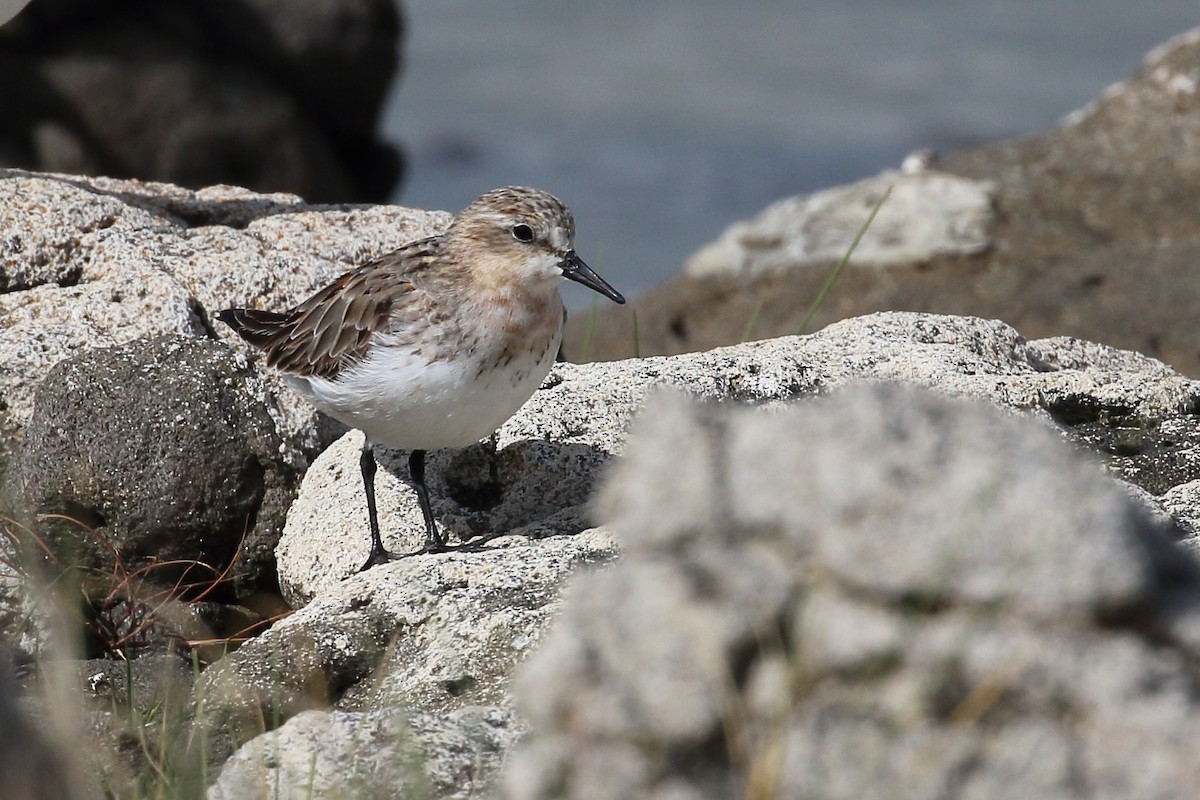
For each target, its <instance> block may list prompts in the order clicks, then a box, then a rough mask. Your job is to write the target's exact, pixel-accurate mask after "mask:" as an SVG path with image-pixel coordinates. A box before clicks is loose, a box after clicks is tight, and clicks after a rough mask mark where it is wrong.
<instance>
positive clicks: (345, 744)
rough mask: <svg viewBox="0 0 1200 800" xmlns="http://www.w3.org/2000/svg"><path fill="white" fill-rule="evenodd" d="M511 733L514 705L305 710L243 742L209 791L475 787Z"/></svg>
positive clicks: (463, 791)
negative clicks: (438, 710) (439, 710)
mask: <svg viewBox="0 0 1200 800" xmlns="http://www.w3.org/2000/svg"><path fill="white" fill-rule="evenodd" d="M516 737H517V731H516V729H515V727H514V725H513V720H512V715H511V713H509V712H506V711H503V710H501V709H488V708H469V709H464V710H463V711H458V712H454V713H452V714H446V715H442V716H437V715H433V714H423V713H420V712H407V711H405V710H404V709H401V708H385V709H381V710H379V711H371V712H363V713H357V712H343V711H305V712H303V713H301V714H298V715H296V716H295V717H293V718H292V719H290V720H288V721H287V722H286V723H284V725H283V726H282V727H280V728H279V729H277V730H274V731H270V732H268V733H264V734H262V735H261V736H258V737H256V738H254V739H252V740H251V741H250V742H248V743H246V744H245V745H243V746H242V747H241V748H240V749H239V750H238V751H237V752H236V753H234V754H233V756H232V757H231V758H230V759H229V761H227V762H226V763H225V766H224V767H223V768H222V770H221V775H220V777H219V778H218V779H217V781H216V783H214V784H213V786H212V787H211V788H210V789H209V791H208V800H335V798H351V797H353V798H372V797H378V798H384V797H397V798H400V797H436V798H439V800H468V798H477V797H480V796H482V795H483V794H484V793H485V792H486V790H487V789H488V787H489V786H490V784H491V782H492V780H493V777H494V776H495V774H496V772H497V771H498V769H499V766H500V763H501V759H502V756H503V754H504V753H505V752H507V750H508V749H509V748H510V747H511V746H512V743H513V742H514V741H515V739H516Z"/></svg>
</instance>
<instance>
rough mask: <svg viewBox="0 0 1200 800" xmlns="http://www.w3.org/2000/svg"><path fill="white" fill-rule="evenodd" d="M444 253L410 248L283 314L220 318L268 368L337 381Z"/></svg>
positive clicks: (242, 312)
mask: <svg viewBox="0 0 1200 800" xmlns="http://www.w3.org/2000/svg"><path fill="white" fill-rule="evenodd" d="M439 247H440V240H439V238H438V237H434V238H433V239H423V240H421V241H418V242H413V243H411V244H408V245H405V246H404V247H402V248H400V249H399V250H396V251H394V252H392V253H389V254H388V255H386V256H383V257H382V258H379V259H376V260H375V261H371V262H369V263H367V264H364V265H362V266H360V267H356V268H355V269H352V270H350V271H349V272H347V273H346V274H345V275H342V276H341V277H340V278H338V279H337V280H335V281H334V282H333V283H331V284H329V285H328V286H326V287H325V288H324V289H321V290H320V291H319V292H317V293H316V294H314V295H313V296H312V297H310V298H308V299H307V300H305V301H304V302H303V303H301V304H300V305H298V306H296V307H295V308H293V309H291V310H290V311H286V312H284V313H278V312H273V311H259V310H257V309H252V308H231V309H228V310H226V311H222V312H221V313H220V314H218V317H219V318H220V319H221V320H222V321H223V322H225V323H226V324H228V325H229V326H230V327H232V328H233V329H234V330H235V331H236V332H237V334H238V335H239V336H241V337H242V338H243V339H245V340H246V341H247V342H249V343H250V344H251V345H253V346H254V347H256V348H258V349H259V350H261V351H263V353H264V354H265V355H266V357H267V365H268V366H271V367H275V368H277V369H280V370H283V371H284V372H289V373H292V374H293V375H304V376H319V377H323V378H333V377H336V375H337V374H338V372H340V371H341V370H342V369H344V368H345V367H346V366H348V365H349V364H352V363H354V362H355V361H357V360H358V359H360V358H362V356H363V354H364V353H365V352H366V350H367V347H368V346H369V344H370V341H371V337H372V335H373V334H375V333H377V332H378V331H381V330H384V329H386V327H387V324H388V318H389V316H390V315H391V313H392V311H393V309H395V308H396V307H397V305H398V304H402V303H410V302H413V299H414V295H416V294H418V290H417V288H416V287H415V286H414V285H413V283H412V281H411V280H410V278H411V277H412V276H413V275H415V274H417V273H419V272H420V271H422V270H424V269H426V268H428V266H430V264H431V263H433V262H434V261H435V260H436V258H437V256H438V251H439Z"/></svg>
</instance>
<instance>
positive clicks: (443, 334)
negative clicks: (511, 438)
mask: <svg viewBox="0 0 1200 800" xmlns="http://www.w3.org/2000/svg"><path fill="white" fill-rule="evenodd" d="M562 279H567V280H571V281H575V282H577V283H580V284H583V285H584V286H587V287H588V288H590V289H593V290H595V291H596V292H599V293H600V294H602V295H604V296H605V297H607V298H609V299H610V300H612V301H613V302H616V303H621V304H623V303H624V302H625V298H624V297H623V296H622V295H621V293H620V292H618V291H617V290H616V289H614V288H613V287H612V286H611V285H610V284H609V283H608V282H607V281H605V280H604V279H603V278H602V277H600V276H599V275H598V274H597V273H596V272H595V271H594V270H593V269H592V268H591V267H589V266H588V265H587V264H586V263H585V262H584V261H583V260H582V259H581V258H580V257H579V256H578V255H577V254H576V252H575V220H574V218H573V216H572V214H571V212H570V210H569V209H568V208H567V207H566V206H565V205H563V203H562V202H561V201H560V200H559V199H558V198H556V197H554V196H553V195H551V194H549V193H548V192H545V191H542V190H539V189H534V188H530V187H526V186H505V187H502V188H499V189H493V190H492V191H489V192H486V193H484V194H483V195H481V196H479V197H478V198H476V199H475V200H474V201H472V202H471V203H470V204H469V205H468V206H467V207H466V208H464V209H463V210H462V212H461V213H459V214H458V215H457V216H455V218H454V219H453V221H452V222H451V223H450V225H449V227H448V228H446V230H445V231H444V232H443V233H441V234H439V235H437V236H432V237H429V238H425V239H420V240H417V241H413V242H410V243H408V244H405V245H403V246H401V247H400V248H399V249H397V250H394V251H392V252H390V253H387V254H386V255H383V256H380V257H378V258H376V259H374V260H371V261H369V262H367V263H365V264H363V265H361V266H358V267H356V268H354V269H351V270H350V271H349V272H346V273H345V274H343V275H342V276H340V277H339V278H337V279H336V280H334V281H333V282H332V283H330V284H329V285H328V286H326V287H325V288H323V289H321V290H319V291H318V292H316V293H315V294H313V295H312V296H311V297H309V298H308V299H307V300H305V301H304V302H302V303H300V304H299V305H297V306H294V307H293V308H291V309H289V310H287V311H283V312H276V311H265V310H260V309H255V308H228V309H225V310H223V311H220V312H219V313H218V314H217V317H218V319H220V320H221V321H222V322H224V323H225V324H226V325H228V326H229V327H230V328H232V329H233V330H234V331H235V332H236V333H237V335H238V336H240V337H241V338H242V339H243V340H244V341H246V342H247V343H248V344H249V345H251V346H252V347H253V348H255V349H256V350H258V351H261V353H262V354H263V356H264V357H265V361H266V364H267V366H268V367H270V368H273V369H275V370H277V371H278V372H280V373H282V375H283V377H284V378H285V382H286V383H287V384H288V385H290V386H291V387H292V388H293V389H294V390H296V391H297V392H298V393H299V394H300V395H301V396H302V397H304V398H305V399H307V400H308V402H309V403H311V404H312V405H313V406H314V407H316V408H317V409H318V410H319V411H322V412H324V413H325V414H327V415H329V416H331V417H333V418H334V419H336V420H338V421H339V422H341V423H343V424H345V425H346V426H348V427H351V428H356V429H358V430H360V431H362V432H363V434H364V437H365V438H364V443H363V447H362V452H361V454H360V457H359V468H360V471H361V473H362V480H363V488H364V491H365V493H366V500H367V519H368V524H369V528H370V534H371V551H370V554H369V555H368V557H367V560H366V562H365V563H364V564H363V565H362V567H360V568H359V570H358V571H360V572H361V571H363V570H367V569H369V568H371V567H373V566H375V565H378V564H382V563H386V562H387V561H389V560H391V559H393V558H398V557H399V556H396V555H393V554H392V553H390V552H388V551H387V550H386V549H385V548H384V546H383V540H382V537H381V536H380V532H379V517H378V513H377V509H376V504H375V472H376V463H375V455H374V447H375V446H377V445H378V446H382V447H387V448H392V449H397V450H409V451H411V452H410V455H409V461H408V465H409V474H410V477H411V481H412V485H413V488H414V489H415V490H416V495H417V501H418V503H419V505H420V507H421V513H422V516H423V518H424V523H425V545H424V547H423V548H422V549H421V550H418V551H417V552H418V553H437V552H442V551H444V550H447V549H449V546H448V544H447V541H446V538H445V537H444V536H443V535H442V534H441V533H440V532H439V531H438V528H437V523H436V521H435V520H434V518H433V511H432V508H431V506H430V501H429V490H428V487H427V486H426V483H425V454H426V451H428V450H433V449H439V448H461V447H467V446H469V445H472V444H474V443H476V442H478V441H479V440H481V439H484V438H487V437H489V436H491V435H492V434H493V433H494V432H495V431H496V430H497V429H498V428H499V427H500V426H501V425H502V424H503V423H504V421H505V420H507V419H508V418H509V417H511V416H512V415H513V414H514V413H516V411H517V409H519V408H520V407H521V406H522V405H523V404H524V403H525V401H526V400H528V399H529V398H530V397H532V396H533V393H534V391H535V390H537V388H538V387H539V386H540V385H541V383H542V381H543V380H544V379H545V378H546V376H547V375H548V374H549V372H550V367H551V366H552V365H553V363H554V361H555V360H556V358H557V356H558V351H559V345H560V343H561V341H562V332H563V324H564V322H565V320H566V311H565V309H564V307H563V302H562V297H561V295H560V294H559V292H558V286H559V283H560V281H561V280H562Z"/></svg>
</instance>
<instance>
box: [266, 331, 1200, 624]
mask: <svg viewBox="0 0 1200 800" xmlns="http://www.w3.org/2000/svg"><path fill="white" fill-rule="evenodd" d="M864 379H866V380H887V381H901V382H905V383H912V384H916V385H920V386H928V387H931V388H936V389H937V390H938V391H941V392H945V393H948V394H953V395H961V396H969V397H977V398H983V399H987V400H990V401H992V402H994V403H997V404H999V405H1002V406H1007V407H1011V408H1015V409H1022V410H1028V411H1032V412H1034V413H1035V414H1037V415H1039V416H1040V417H1041V418H1042V419H1044V420H1046V421H1054V422H1057V423H1059V424H1060V425H1061V426H1062V428H1063V429H1064V431H1066V432H1068V434H1069V435H1070V436H1071V437H1072V438H1073V439H1074V440H1076V441H1078V442H1080V443H1081V444H1085V445H1087V446H1088V447H1089V448H1090V449H1094V450H1099V451H1100V452H1102V453H1104V454H1105V457H1106V459H1107V461H1108V463H1109V465H1110V466H1111V468H1112V469H1113V470H1114V472H1116V473H1117V474H1119V475H1122V476H1124V477H1125V478H1126V479H1128V480H1130V481H1132V482H1134V483H1136V484H1137V485H1139V486H1142V487H1143V488H1145V489H1147V490H1148V491H1150V492H1151V493H1153V494H1154V495H1159V494H1162V493H1163V492H1165V491H1167V490H1168V489H1170V488H1171V487H1173V486H1175V485H1177V484H1181V483H1185V482H1187V481H1190V480H1195V479H1197V478H1200V437H1197V435H1196V434H1195V433H1194V432H1195V431H1196V430H1197V414H1200V383H1197V382H1196V381H1192V380H1188V379H1186V378H1183V377H1182V376H1180V375H1178V374H1177V373H1175V372H1173V371H1172V370H1171V369H1169V368H1168V367H1166V366H1164V365H1163V364H1162V363H1161V362H1158V361H1155V360H1154V359H1150V358H1146V357H1145V356H1141V355H1138V354H1136V353H1129V352H1125V351H1119V350H1114V349H1112V348H1108V347H1104V346H1102V345H1096V344H1092V343H1089V342H1083V341H1080V340H1077V339H1069V338H1056V339H1044V340H1038V341H1033V342H1027V341H1025V340H1024V339H1023V338H1022V337H1021V336H1020V335H1019V334H1018V333H1017V332H1016V331H1015V330H1013V329H1012V328H1010V327H1009V326H1007V325H1005V324H1004V323H1002V322H997V321H993V320H981V319H972V318H964V317H936V316H929V315H920V314H902V313H885V314H874V315H870V316H866V317H860V318H857V319H851V320H845V321H843V322H840V323H836V324H834V325H831V326H829V327H828V328H826V329H825V330H823V331H820V332H819V333H816V334H813V335H810V336H806V337H791V338H781V339H773V340H768V341H763V342H753V343H748V344H744V345H739V346H736V347H730V348H722V349H718V350H713V351H710V352H707V353H697V354H692V355H684V356H677V357H671V358H647V359H640V360H632V361H623V362H609V363H599V364H589V365H585V366H574V365H570V364H559V365H556V366H555V368H554V370H553V371H552V372H551V374H550V377H549V378H548V379H547V381H546V383H545V384H544V385H543V387H542V388H541V389H540V390H539V391H538V392H536V393H535V394H534V396H533V398H532V399H531V400H530V401H529V402H528V403H526V404H525V406H524V407H523V408H522V409H521V410H520V411H518V412H517V414H516V415H515V416H514V417H513V418H512V419H510V420H509V421H508V422H507V423H505V424H504V426H503V427H502V428H501V429H500V431H499V434H498V437H497V446H498V448H499V456H498V465H497V466H498V468H497V477H498V478H499V482H498V485H496V486H495V489H497V490H499V493H500V498H499V500H497V499H496V497H495V492H494V491H493V492H491V493H489V492H483V491H476V489H477V487H478V486H479V484H480V483H481V482H482V483H485V484H486V477H487V470H486V468H481V467H476V468H475V475H476V479H475V481H474V482H472V480H471V478H470V472H469V470H467V469H465V468H464V466H460V465H459V464H457V463H456V462H466V466H469V465H470V463H471V461H472V458H471V456H470V455H469V454H468V455H463V454H450V453H437V454H434V455H432V456H431V458H430V463H429V467H428V469H427V473H426V478H427V482H428V484H429V486H430V492H431V495H432V500H433V506H434V514H435V516H436V517H437V518H438V519H439V521H440V523H441V524H442V525H443V526H444V527H445V529H446V530H447V531H449V532H450V533H451V534H454V535H462V534H468V535H471V534H483V535H493V534H496V533H506V532H518V533H524V534H526V535H532V536H545V535H546V534H547V533H549V532H553V533H559V534H569V533H575V532H578V531H580V530H583V529H585V528H587V527H588V526H589V523H588V521H587V518H588V514H587V510H586V502H587V498H588V495H589V493H590V487H591V486H593V485H594V483H595V481H596V478H597V476H598V475H599V472H600V469H601V468H602V467H603V465H604V463H605V462H606V461H607V459H608V458H609V457H610V456H611V455H613V454H616V453H619V452H620V450H621V444H622V442H623V441H624V437H625V431H626V428H627V427H628V424H629V421H630V420H631V419H632V417H633V416H634V414H635V413H636V412H637V411H638V410H639V409H640V407H641V405H642V403H643V402H644V400H645V397H646V395H647V393H649V392H650V391H651V390H652V389H653V388H655V387H658V386H673V387H677V388H679V389H682V390H683V391H686V392H687V393H689V394H692V395H695V396H699V397H706V398H710V399H714V400H724V401H740V402H750V403H758V404H763V403H781V402H785V401H790V400H795V399H797V398H801V397H805V396H808V395H812V394H815V393H818V392H820V391H824V390H827V389H829V388H831V387H834V386H837V385H841V384H844V383H847V382H851V381H856V380H864ZM1189 431H1190V432H1191V433H1189ZM361 441H362V440H361V437H360V436H359V435H358V434H349V435H347V437H345V438H344V439H343V440H341V441H340V442H338V443H337V444H336V445H334V446H333V447H331V448H330V449H328V450H326V451H325V452H324V453H322V454H321V456H319V457H318V458H317V459H316V460H315V461H314V462H313V465H312V466H311V468H310V469H309V471H308V473H307V475H306V476H305V480H304V483H303V484H302V486H301V490H300V493H299V496H298V497H297V500H296V503H295V505H294V506H293V507H292V511H291V513H290V514H289V517H288V522H287V525H286V527H285V530H284V536H283V540H282V541H281V543H280V548H279V551H278V557H279V569H280V583H281V586H282V587H283V590H284V594H285V597H287V599H288V600H289V602H292V603H294V604H302V603H304V602H306V601H307V600H308V599H309V598H311V597H312V596H314V595H315V594H317V593H318V592H320V591H321V590H322V588H323V587H325V586H328V585H330V584H331V583H333V582H336V581H337V580H340V579H341V578H343V577H345V576H346V575H349V574H351V573H352V572H353V571H354V570H355V569H357V568H358V567H359V566H360V565H361V564H362V562H363V560H365V558H366V553H367V549H368V544H369V539H368V535H367V521H366V501H365V498H364V495H363V490H362V479H361V477H360V474H359V468H358V454H359V447H360V446H361ZM377 458H378V459H379V461H380V464H381V469H380V471H379V474H378V476H377V477H376V488H377V492H378V503H379V511H380V520H381V521H380V528H381V530H382V531H383V533H384V538H385V544H387V545H388V546H389V547H390V548H392V549H394V550H395V551H397V552H411V551H413V550H415V549H417V548H418V547H419V546H420V545H421V543H422V542H423V536H424V534H423V530H424V528H423V525H422V521H421V514H420V510H419V508H418V506H417V503H416V496H415V493H414V492H413V491H412V489H411V487H410V486H409V485H408V484H407V482H406V481H407V477H408V472H407V465H406V459H405V458H404V456H403V455H397V454H391V453H388V452H387V451H383V450H379V452H378V455H377ZM464 473H465V475H466V476H465V477H464ZM490 504H494V505H492V507H491V508H488V506H489V505H490ZM522 526H530V527H529V528H527V529H525V530H520V528H521V527H522Z"/></svg>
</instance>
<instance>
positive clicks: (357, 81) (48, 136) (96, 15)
mask: <svg viewBox="0 0 1200 800" xmlns="http://www.w3.org/2000/svg"><path fill="white" fill-rule="evenodd" d="M399 37H400V20H399V15H398V13H397V10H396V7H395V5H394V4H393V3H392V2H391V0H321V1H320V2H305V3H301V4H295V3H287V2H281V1H280V0H217V1H216V2H205V3H188V2H182V1H180V0H175V1H174V2H163V1H162V0H107V1H102V2H88V1H87V0H38V2H36V3H33V4H32V5H31V6H30V7H29V8H27V9H26V10H25V11H24V12H23V13H22V14H21V15H20V16H19V17H17V18H16V19H15V20H13V22H11V23H10V24H8V25H6V26H5V27H4V29H3V30H0V98H3V100H2V101H0V102H2V103H3V106H0V108H2V113H0V119H3V120H4V123H3V125H2V126H0V164H5V165H8V166H23V167H29V168H33V169H41V170H48V171H54V172H81V173H89V174H105V175H112V176H119V177H137V178H142V179H152V180H162V181H170V182H174V183H179V184H182V185H188V186H205V185H211V184H217V183H229V184H236V185H239V186H246V187H249V188H254V189H258V190H261V191H284V192H291V193H294V194H299V195H302V196H304V197H306V198H308V199H309V200H310V201H313V202H348V201H375V202H379V201H383V200H385V199H386V198H387V197H388V195H389V193H390V191H391V189H392V187H393V185H394V184H395V182H396V180H397V179H398V177H399V173H400V159H399V156H398V154H397V152H396V150H395V149H394V148H393V147H392V146H391V145H388V144H385V143H383V142H381V141H380V140H379V139H378V138H377V137H376V132H375V128H376V125H377V122H378V116H379V113H380V111H381V109H382V105H383V100H384V97H385V94H386V91H387V87H388V85H389V84H390V82H391V80H392V78H393V75H394V73H395V71H396V67H397V63H398V43H399Z"/></svg>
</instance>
